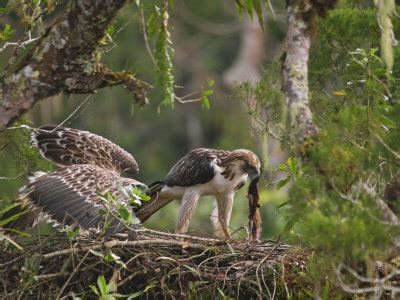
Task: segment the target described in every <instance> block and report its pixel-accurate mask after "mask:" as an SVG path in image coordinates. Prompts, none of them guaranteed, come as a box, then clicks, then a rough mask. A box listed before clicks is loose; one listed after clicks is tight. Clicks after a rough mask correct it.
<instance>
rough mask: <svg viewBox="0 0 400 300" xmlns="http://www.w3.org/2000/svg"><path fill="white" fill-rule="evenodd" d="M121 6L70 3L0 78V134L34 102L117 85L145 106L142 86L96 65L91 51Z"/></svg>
mask: <svg viewBox="0 0 400 300" xmlns="http://www.w3.org/2000/svg"><path fill="white" fill-rule="evenodd" d="M125 2H127V1H126V0H113V1H103V0H75V1H73V2H72V3H71V4H70V5H69V9H68V11H67V13H65V14H64V15H63V16H62V17H61V18H59V19H58V20H57V21H56V23H55V24H54V25H52V26H50V27H49V28H48V29H47V31H46V32H45V33H44V35H43V36H42V37H40V38H39V40H38V42H37V43H36V45H35V46H34V47H33V48H32V49H31V51H30V52H29V54H28V55H27V56H26V57H25V58H23V59H22V61H21V62H20V63H19V65H18V66H17V67H15V68H14V70H10V71H8V72H7V73H6V74H5V75H4V76H3V77H1V78H0V131H2V130H4V129H5V128H6V127H7V126H9V125H10V124H11V123H12V122H13V121H15V120H16V119H18V118H19V117H20V116H21V115H22V114H23V113H25V112H26V111H28V110H29V109H30V108H31V107H32V106H33V105H34V104H35V103H36V102H37V101H39V100H42V99H44V98H47V97H50V96H53V95H56V94H58V93H60V92H65V93H80V94H82V93H93V92H95V91H96V90H97V89H99V88H102V87H106V86H115V85H122V86H124V87H126V88H127V89H129V90H130V91H132V92H133V93H134V97H135V101H136V102H137V103H138V104H144V103H146V101H147V100H146V96H145V88H146V87H147V85H146V84H145V83H144V82H142V81H140V80H138V79H136V78H135V77H134V76H133V74H130V73H128V72H113V71H111V70H109V69H108V68H107V67H106V66H104V65H103V64H101V63H100V62H99V55H98V51H97V47H98V45H99V41H100V40H101V39H102V38H103V37H104V35H105V30H106V28H107V27H108V26H109V24H110V23H111V21H112V20H113V18H114V17H115V16H116V14H117V13H118V11H119V10H120V9H121V8H122V7H123V5H124V4H125Z"/></svg>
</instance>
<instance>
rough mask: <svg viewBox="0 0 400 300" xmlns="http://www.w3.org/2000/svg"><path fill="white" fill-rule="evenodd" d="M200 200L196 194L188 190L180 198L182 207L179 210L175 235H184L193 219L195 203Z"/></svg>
mask: <svg viewBox="0 0 400 300" xmlns="http://www.w3.org/2000/svg"><path fill="white" fill-rule="evenodd" d="M199 199H200V195H199V193H198V192H196V191H193V190H188V191H187V192H185V194H184V195H183V198H182V205H181V208H180V210H179V216H178V221H177V223H176V228H175V233H177V234H184V233H186V231H187V230H188V228H189V223H190V220H191V219H192V217H193V214H194V211H195V209H196V206H197V203H198V201H199Z"/></svg>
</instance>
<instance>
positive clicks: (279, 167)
mask: <svg viewBox="0 0 400 300" xmlns="http://www.w3.org/2000/svg"><path fill="white" fill-rule="evenodd" d="M274 170H275V171H282V172H286V173H290V169H289V167H288V165H287V164H285V163H280V164H279V165H277V166H276V167H275V169H274Z"/></svg>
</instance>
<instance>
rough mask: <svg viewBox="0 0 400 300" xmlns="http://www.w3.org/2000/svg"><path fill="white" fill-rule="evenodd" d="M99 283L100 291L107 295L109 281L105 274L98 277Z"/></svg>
mask: <svg viewBox="0 0 400 300" xmlns="http://www.w3.org/2000/svg"><path fill="white" fill-rule="evenodd" d="M97 285H98V286H99V289H100V293H101V295H102V296H104V295H107V294H108V293H107V282H106V279H105V278H104V275H101V276H99V277H98V278H97Z"/></svg>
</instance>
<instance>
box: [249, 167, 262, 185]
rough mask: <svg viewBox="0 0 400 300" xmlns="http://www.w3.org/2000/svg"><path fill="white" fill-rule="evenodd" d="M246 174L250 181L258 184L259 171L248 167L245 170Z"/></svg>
mask: <svg viewBox="0 0 400 300" xmlns="http://www.w3.org/2000/svg"><path fill="white" fill-rule="evenodd" d="M247 174H249V177H250V180H251V181H255V182H258V180H259V179H260V170H258V169H256V168H253V167H250V168H248V169H247Z"/></svg>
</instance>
